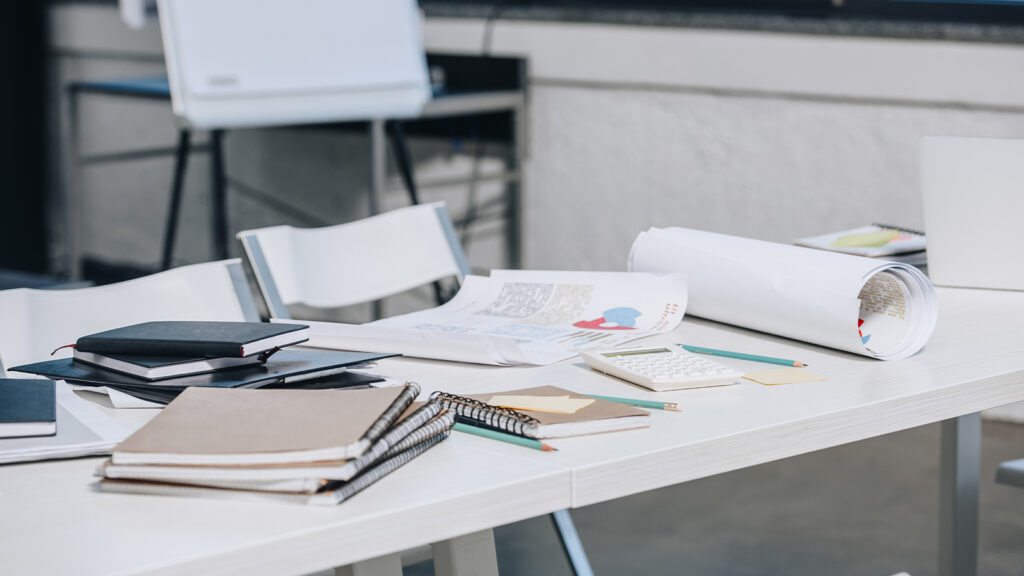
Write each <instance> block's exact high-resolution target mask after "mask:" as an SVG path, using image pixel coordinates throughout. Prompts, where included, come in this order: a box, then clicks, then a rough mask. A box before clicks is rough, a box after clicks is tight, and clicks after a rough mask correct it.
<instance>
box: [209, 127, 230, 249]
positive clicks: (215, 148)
mask: <svg viewBox="0 0 1024 576" xmlns="http://www.w3.org/2000/svg"><path fill="white" fill-rule="evenodd" d="M210 160H211V169H212V174H211V176H212V178H213V185H212V187H211V195H212V197H211V203H212V206H211V208H212V214H211V217H212V222H211V226H210V231H211V234H212V236H213V237H212V238H211V242H212V246H213V257H214V259H215V260H224V259H226V258H227V257H228V190H227V187H228V185H227V176H226V174H225V172H224V131H223V130H213V131H211V132H210Z"/></svg>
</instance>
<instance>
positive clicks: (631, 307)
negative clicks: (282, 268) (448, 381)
mask: <svg viewBox="0 0 1024 576" xmlns="http://www.w3.org/2000/svg"><path fill="white" fill-rule="evenodd" d="M685 310H686V281H685V279H684V277H683V276H682V275H680V274H629V273H625V272H549V271H530V270H495V271H493V272H492V273H491V275H490V277H482V276H467V277H466V279H465V282H463V285H462V288H461V289H460V290H459V293H458V294H457V295H456V296H455V297H454V298H453V299H452V300H451V301H449V302H447V303H446V304H444V305H442V306H438V307H437V308H432V309H429V310H423V311H420V312H413V313H411V314H404V315H401V316H395V317H393V318H387V319H384V320H378V321H376V322H371V323H369V324H363V325H352V324H339V323H334V322H309V321H303V322H302V323H303V324H306V325H308V326H309V341H308V342H306V343H305V344H304V345H306V346H315V347H321V348H334V349H341V350H358V351H366V352H400V353H402V354H404V355H406V356H417V357H421V358H434V359H440V360H454V361H458V362H472V363H477V364H494V365H505V366H511V365H518V364H550V363H553V362H557V361H559V360H564V359H567V358H571V357H573V356H575V355H576V351H577V350H584V349H587V348H595V347H611V346H617V345H619V344H623V343H625V342H629V341H631V340H635V339H638V338H643V337H645V336H650V335H652V334H660V333H663V332H668V331H671V330H673V329H675V327H676V326H678V325H679V321H680V320H682V318H683V312H684V311H685ZM275 322H287V320H275Z"/></svg>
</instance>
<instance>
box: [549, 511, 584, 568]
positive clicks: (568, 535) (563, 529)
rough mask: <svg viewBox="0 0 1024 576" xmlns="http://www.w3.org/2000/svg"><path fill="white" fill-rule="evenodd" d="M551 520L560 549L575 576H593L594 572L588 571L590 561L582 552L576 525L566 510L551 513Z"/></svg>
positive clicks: (581, 543)
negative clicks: (560, 545) (560, 543)
mask: <svg viewBox="0 0 1024 576" xmlns="http://www.w3.org/2000/svg"><path fill="white" fill-rule="evenodd" d="M551 519H552V520H554V522H555V530H558V537H559V539H561V541H562V548H563V549H564V550H565V555H566V556H568V558H569V565H570V566H572V572H573V574H575V575H576V576H593V575H594V571H593V570H591V569H590V560H589V559H587V553H586V551H584V550H583V542H581V541H580V535H579V533H577V532H576V524H574V523H573V521H572V516H570V515H569V511H568V510H559V511H557V512H552V513H551Z"/></svg>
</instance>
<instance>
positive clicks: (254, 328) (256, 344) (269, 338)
mask: <svg viewBox="0 0 1024 576" xmlns="http://www.w3.org/2000/svg"><path fill="white" fill-rule="evenodd" d="M307 328H308V327H307V326H304V325H301V324H270V323H267V322H190V321H168V322H144V323H142V324H133V325H131V326H125V327H123V328H115V329H113V330H107V331H105V332H98V333H96V334H90V335H89V336H83V337H81V338H79V339H78V342H76V343H75V349H76V350H80V351H82V352H92V353H94V354H108V355H109V354H152V355H161V356H183V357H186V358H194V357H197V356H198V357H210V358H218V357H231V358H241V357H244V356H252V355H253V354H259V353H260V352H265V351H267V350H271V349H273V348H283V347H285V346H290V345H292V344H298V343H299V342H304V341H305V340H306V339H307V335H306V334H307Z"/></svg>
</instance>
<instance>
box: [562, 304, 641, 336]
mask: <svg viewBox="0 0 1024 576" xmlns="http://www.w3.org/2000/svg"><path fill="white" fill-rule="evenodd" d="M640 316H641V314H640V311H639V310H637V309H636V308H628V307H621V308H612V309H611V310H605V311H604V316H601V317H600V318H597V319H595V320H580V321H579V322H576V323H574V324H573V326H575V327H577V328H590V329H591V330H636V319H637V318H639V317H640Z"/></svg>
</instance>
